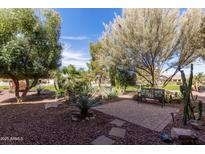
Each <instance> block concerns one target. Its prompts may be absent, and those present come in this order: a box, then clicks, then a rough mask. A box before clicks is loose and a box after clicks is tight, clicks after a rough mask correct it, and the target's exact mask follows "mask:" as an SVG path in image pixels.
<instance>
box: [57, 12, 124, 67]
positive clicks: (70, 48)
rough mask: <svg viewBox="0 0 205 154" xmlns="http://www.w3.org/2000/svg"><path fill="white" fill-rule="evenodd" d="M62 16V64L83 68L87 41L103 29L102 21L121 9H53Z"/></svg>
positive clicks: (110, 18) (86, 56)
mask: <svg viewBox="0 0 205 154" xmlns="http://www.w3.org/2000/svg"><path fill="white" fill-rule="evenodd" d="M55 10H57V11H58V12H59V13H60V15H61V18H62V24H61V42H62V43H63V44H64V50H63V59H62V65H63V66H67V65H68V64H74V65H75V66H76V67H78V68H81V67H82V68H85V67H86V62H88V61H89V59H90V55H89V43H90V42H95V41H96V40H97V39H98V38H99V37H100V35H101V34H102V32H103V30H104V26H103V23H109V21H111V20H113V19H114V16H115V15H114V14H115V13H116V14H118V15H120V14H121V12H122V9H108V8H107V9H55Z"/></svg>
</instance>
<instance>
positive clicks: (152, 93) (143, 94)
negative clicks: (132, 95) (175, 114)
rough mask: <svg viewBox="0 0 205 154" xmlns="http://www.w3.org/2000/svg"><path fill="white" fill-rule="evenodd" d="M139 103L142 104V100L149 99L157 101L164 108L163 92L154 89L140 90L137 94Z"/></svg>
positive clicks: (162, 90)
mask: <svg viewBox="0 0 205 154" xmlns="http://www.w3.org/2000/svg"><path fill="white" fill-rule="evenodd" d="M138 97H139V101H138V103H140V102H142V101H143V99H146V98H150V99H156V100H158V101H159V102H160V103H161V105H162V107H163V106H164V97H165V90H164V89H156V88H142V89H141V91H140V92H138Z"/></svg>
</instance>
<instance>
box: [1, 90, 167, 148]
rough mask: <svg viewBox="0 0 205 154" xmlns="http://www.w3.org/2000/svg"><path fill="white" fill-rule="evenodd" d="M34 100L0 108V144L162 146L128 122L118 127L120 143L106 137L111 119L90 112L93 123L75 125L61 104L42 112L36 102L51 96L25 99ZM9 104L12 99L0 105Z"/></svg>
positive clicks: (68, 108) (41, 105)
mask: <svg viewBox="0 0 205 154" xmlns="http://www.w3.org/2000/svg"><path fill="white" fill-rule="evenodd" d="M35 97H36V98H37V97H39V96H37V95H35V94H32V95H30V96H28V97H27V98H26V102H25V103H23V104H15V103H14V102H13V103H12V104H9V105H0V144H46V145H47V144H72V145H73V144H90V143H91V142H92V141H93V140H94V139H96V138H97V137H98V136H101V135H105V136H107V137H109V138H111V139H113V140H115V144H164V143H163V142H162V141H161V140H160V138H159V133H158V132H155V131H151V130H149V129H146V128H143V127H140V126H137V125H134V124H132V123H129V122H126V123H125V124H124V125H123V126H122V128H125V129H126V130H127V133H126V136H125V138H124V139H120V138H116V137H112V136H109V135H108V134H109V131H110V130H111V128H112V127H113V126H114V125H112V124H110V122H111V121H112V120H114V119H115V117H113V116H109V115H106V114H103V113H101V112H98V111H95V110H93V112H94V114H95V119H91V120H89V121H80V122H76V121H72V120H71V113H72V112H73V111H76V110H77V109H76V108H75V107H72V106H68V105H67V104H63V105H61V106H59V107H58V108H51V109H48V110H45V109H44V103H39V102H40V101H41V99H42V100H44V98H45V99H46V100H47V101H48V102H49V100H50V99H49V97H52V96H50V95H49V96H48V95H44V96H41V97H40V98H41V99H37V101H36V102H37V103H35V102H29V98H31V100H32V101H34V100H36V99H35ZM9 100H13V99H12V98H10V99H7V100H4V101H3V103H4V102H9ZM48 102H46V103H48ZM0 104H2V102H1V103H0Z"/></svg>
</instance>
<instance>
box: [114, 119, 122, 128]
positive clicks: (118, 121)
mask: <svg viewBox="0 0 205 154" xmlns="http://www.w3.org/2000/svg"><path fill="white" fill-rule="evenodd" d="M110 123H111V124H113V125H116V126H118V127H121V126H122V125H123V124H124V123H125V121H122V120H119V119H115V120H113V121H111V122H110Z"/></svg>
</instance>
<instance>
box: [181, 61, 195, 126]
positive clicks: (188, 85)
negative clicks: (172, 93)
mask: <svg viewBox="0 0 205 154" xmlns="http://www.w3.org/2000/svg"><path fill="white" fill-rule="evenodd" d="M180 72H181V78H182V83H183V84H182V86H180V91H181V93H182V97H183V103H184V114H183V122H184V125H186V124H187V121H188V120H190V119H191V118H193V119H195V117H194V112H193V107H192V106H191V100H190V97H191V94H192V82H193V64H191V72H190V77H189V80H188V81H187V80H186V77H185V74H184V71H183V70H181V69H180Z"/></svg>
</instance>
